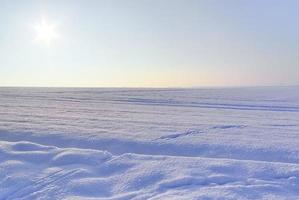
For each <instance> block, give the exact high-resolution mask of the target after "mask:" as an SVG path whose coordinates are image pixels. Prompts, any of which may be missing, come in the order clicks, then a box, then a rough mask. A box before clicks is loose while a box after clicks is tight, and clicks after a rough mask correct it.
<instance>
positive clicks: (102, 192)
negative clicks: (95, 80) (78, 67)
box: [0, 87, 299, 200]
mask: <svg viewBox="0 0 299 200" xmlns="http://www.w3.org/2000/svg"><path fill="white" fill-rule="evenodd" d="M0 199H1V200H14V199H18V200H33V199H43V200H48V199H49V200H50V199H51V200H53V199H69V200H71V199H72V200H73V199H78V200H79V199H80V200H81V199H83V200H87V199H90V200H94V199H107V200H108V199H111V200H112V199H115V200H116V199H118V200H121V199H123V200H125V199H134V200H143V199H151V200H154V199H155V200H156V199H163V200H164V199H166V200H168V199H169V200H170V199H171V200H172V199H174V200H175V199H177V200H185V199H186V200H193V199H194V200H201V199H203V200H212V199H219V200H220V199H225V200H226V199H265V200H268V199H279V200H281V199H287V200H292V199H294V200H296V199H299V87H256V88H222V89H221V88H219V89H216V88H210V89H208V88H207V89H204V88H202V89H137V88H136V89H128V88H120V89H117V88H114V89H110V88H106V89H88V88H0Z"/></svg>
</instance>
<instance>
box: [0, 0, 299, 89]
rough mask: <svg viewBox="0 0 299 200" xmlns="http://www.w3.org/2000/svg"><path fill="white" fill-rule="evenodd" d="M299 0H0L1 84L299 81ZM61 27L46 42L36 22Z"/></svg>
mask: <svg viewBox="0 0 299 200" xmlns="http://www.w3.org/2000/svg"><path fill="white" fill-rule="evenodd" d="M298 10H299V1H297V0H294V1H288V0H286V1H282V0H217V1H216V0H126V1H124V0H118V1H114V0H107V1H101V0H51V1H41V0H40V1H37V0H36V1H33V0H26V1H24V0H0V86H55V87H57V86H81V87H110V86H111V87H189V86H190V87H194V86H195V87H196V86H250V85H254V86H255V85H298V84H299V66H298V58H299V55H298V54H299V45H298V44H299V37H298V36H299V26H298V19H299V12H298ZM42 19H44V20H45V21H46V22H47V24H48V25H53V26H54V25H55V33H57V35H58V37H55V38H53V39H52V40H51V42H50V43H49V44H48V43H46V42H44V41H40V40H37V34H38V33H37V31H36V29H35V28H34V27H36V26H37V25H38V24H40V23H41V21H42Z"/></svg>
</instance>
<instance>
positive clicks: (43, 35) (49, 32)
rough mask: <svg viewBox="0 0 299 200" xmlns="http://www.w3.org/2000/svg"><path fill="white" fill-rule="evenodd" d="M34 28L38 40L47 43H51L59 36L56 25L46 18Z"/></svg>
mask: <svg viewBox="0 0 299 200" xmlns="http://www.w3.org/2000/svg"><path fill="white" fill-rule="evenodd" d="M34 29H35V31H36V40H37V41H41V42H43V43H45V44H47V45H50V43H51V42H52V40H54V39H56V38H58V34H57V32H56V25H55V24H51V23H49V22H47V21H46V20H45V19H42V20H41V22H40V23H39V24H37V25H36V26H34Z"/></svg>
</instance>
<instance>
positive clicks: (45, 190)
mask: <svg viewBox="0 0 299 200" xmlns="http://www.w3.org/2000/svg"><path fill="white" fill-rule="evenodd" d="M0 179H1V183H0V199H24V200H25V199H26V200H29V199H184V198H185V199H198V198H199V199H209V198H211V199H217V198H219V199H221V198H222V197H224V196H225V199H268V198H270V197H271V198H272V199H296V198H298V197H299V165H298V164H290V163H279V162H263V161H240V160H234V159H219V158H217V159H215V158H200V157H196V158H194V157H174V156H161V155H138V154H132V153H126V154H122V155H112V154H111V153H109V152H107V151H100V150H92V149H74V148H58V147H54V146H45V145H40V144H36V143H32V142H25V141H21V142H6V141H1V142H0Z"/></svg>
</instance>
